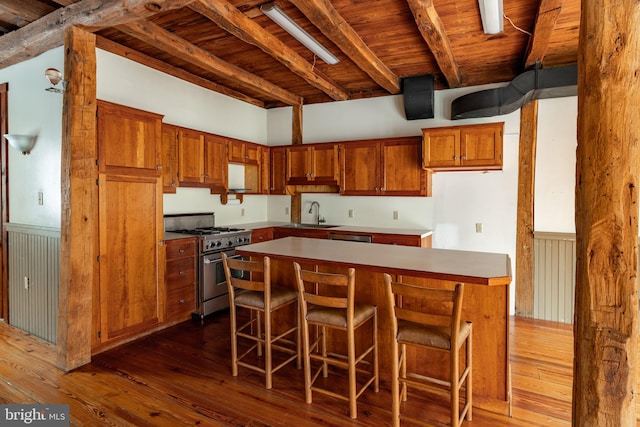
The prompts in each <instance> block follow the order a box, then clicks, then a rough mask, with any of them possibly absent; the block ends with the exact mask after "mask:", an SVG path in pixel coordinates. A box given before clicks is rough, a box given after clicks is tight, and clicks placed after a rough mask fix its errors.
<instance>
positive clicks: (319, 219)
mask: <svg viewBox="0 0 640 427" xmlns="http://www.w3.org/2000/svg"><path fill="white" fill-rule="evenodd" d="M314 205H315V206H317V211H316V213H317V215H318V217H317V220H316V222H317V223H318V224H322V223H323V222H325V219H324V218H322V217H321V216H320V203H318V202H316V201H315V200H314V201H313V202H311V207H310V208H309V213H313V206H314Z"/></svg>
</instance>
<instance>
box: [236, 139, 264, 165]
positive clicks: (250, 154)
mask: <svg viewBox="0 0 640 427" xmlns="http://www.w3.org/2000/svg"><path fill="white" fill-rule="evenodd" d="M260 148H261V147H260V145H258V144H254V143H252V142H247V141H241V140H238V139H229V152H228V154H229V162H231V163H244V164H255V165H257V164H259V163H260Z"/></svg>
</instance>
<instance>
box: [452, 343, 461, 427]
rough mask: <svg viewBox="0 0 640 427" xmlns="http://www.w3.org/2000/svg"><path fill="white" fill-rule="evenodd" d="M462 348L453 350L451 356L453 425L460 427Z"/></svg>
mask: <svg viewBox="0 0 640 427" xmlns="http://www.w3.org/2000/svg"><path fill="white" fill-rule="evenodd" d="M459 352H460V348H452V349H451V352H450V353H449V355H450V361H451V366H450V370H451V373H450V378H449V381H450V386H451V390H450V397H451V425H452V426H455V427H458V425H459V418H460V384H458V381H459V379H460V370H459V369H458V368H459V366H458V364H459V363H460V353H459Z"/></svg>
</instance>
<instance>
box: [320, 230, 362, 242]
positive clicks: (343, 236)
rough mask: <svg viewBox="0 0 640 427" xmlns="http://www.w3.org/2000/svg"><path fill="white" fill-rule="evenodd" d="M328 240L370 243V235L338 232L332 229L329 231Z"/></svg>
mask: <svg viewBox="0 0 640 427" xmlns="http://www.w3.org/2000/svg"><path fill="white" fill-rule="evenodd" d="M329 240H348V241H350V242H363V243H371V236H369V235H367V234H351V233H338V232H335V231H332V232H330V233H329Z"/></svg>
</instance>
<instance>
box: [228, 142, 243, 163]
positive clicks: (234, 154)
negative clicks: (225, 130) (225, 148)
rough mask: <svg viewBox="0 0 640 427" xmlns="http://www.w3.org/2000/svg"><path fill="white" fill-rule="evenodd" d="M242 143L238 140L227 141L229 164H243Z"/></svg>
mask: <svg viewBox="0 0 640 427" xmlns="http://www.w3.org/2000/svg"><path fill="white" fill-rule="evenodd" d="M244 148H245V147H244V142H242V141H238V140H230V141H229V156H228V158H229V161H230V162H231V163H244V161H245V152H244Z"/></svg>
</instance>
